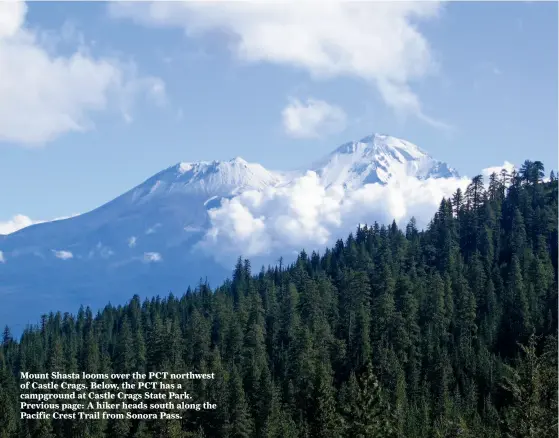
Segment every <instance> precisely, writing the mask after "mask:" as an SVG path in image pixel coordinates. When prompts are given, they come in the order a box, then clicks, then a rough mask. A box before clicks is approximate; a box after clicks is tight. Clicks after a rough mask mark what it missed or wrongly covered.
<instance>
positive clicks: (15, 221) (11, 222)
mask: <svg viewBox="0 0 559 438" xmlns="http://www.w3.org/2000/svg"><path fill="white" fill-rule="evenodd" d="M74 216H78V215H77V214H72V215H70V216H62V217H57V218H54V219H51V220H50V221H49V220H40V219H31V218H30V217H29V216H25V215H24V214H16V215H15V216H13V217H12V218H11V219H8V220H7V221H4V222H0V235H1V234H11V233H15V232H16V231H19V230H21V229H23V228H26V227H28V226H30V225H35V224H42V223H44V222H52V221H58V220H62V219H68V218H71V217H74Z"/></svg>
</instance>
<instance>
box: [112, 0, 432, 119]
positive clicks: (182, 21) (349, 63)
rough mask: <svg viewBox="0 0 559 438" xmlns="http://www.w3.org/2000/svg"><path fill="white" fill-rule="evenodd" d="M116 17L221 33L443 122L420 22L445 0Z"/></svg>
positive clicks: (246, 6)
mask: <svg viewBox="0 0 559 438" xmlns="http://www.w3.org/2000/svg"><path fill="white" fill-rule="evenodd" d="M109 7H110V11H111V13H112V15H113V16H114V17H128V18H132V19H133V20H135V21H136V22H138V23H141V24H146V25H153V26H173V27H182V28H184V30H185V32H186V33H187V34H188V35H189V36H198V35H202V34H205V33H209V32H212V31H221V32H223V34H225V35H228V36H229V37H231V38H230V40H231V48H232V50H233V51H234V53H235V54H236V56H237V57H238V58H239V59H240V60H242V61H246V62H269V63H275V64H284V65H290V66H293V67H296V68H299V69H303V70H306V71H307V72H309V73H310V74H311V75H312V77H314V78H316V79H319V78H320V79H328V78H332V77H336V76H348V77H355V78H359V79H363V80H365V81H367V82H368V83H371V84H373V85H375V86H376V87H377V88H378V90H379V92H380V94H381V96H382V98H383V99H384V100H385V102H386V103H387V104H388V105H389V106H391V107H392V108H394V109H396V110H397V111H399V112H405V113H411V114H413V115H416V116H418V117H420V118H422V119H423V120H425V121H428V122H429V123H431V124H434V125H437V124H439V123H440V122H437V121H435V120H434V119H432V118H430V117H428V116H426V115H425V114H424V113H423V110H422V108H421V104H420V101H419V98H418V97H417V95H416V94H415V93H414V92H413V91H412V90H411V88H410V83H411V82H413V81H414V80H418V79H421V78H423V77H424V76H426V75H428V74H431V73H433V72H436V70H437V64H436V62H435V60H434V59H433V56H432V53H431V48H430V46H429V43H428V41H427V40H426V38H425V37H424V35H422V34H421V32H420V31H419V30H418V28H417V22H418V21H422V20H423V21H425V20H429V19H433V18H435V17H437V16H438V13H439V11H440V8H441V4H440V2H347V1H340V2H321V3H317V2H297V3H296V2H291V3H272V2H215V3H213V2H212V3H210V2H192V1H186V2H141V3H140V2H138V3H127V2H118V3H111V4H110V6H109Z"/></svg>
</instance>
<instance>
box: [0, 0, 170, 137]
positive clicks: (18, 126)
mask: <svg viewBox="0 0 559 438" xmlns="http://www.w3.org/2000/svg"><path fill="white" fill-rule="evenodd" d="M26 14H27V6H26V4H25V3H24V2H20V1H8V2H0V78H1V83H0V141H5V142H13V143H16V144H22V145H25V146H40V145H44V144H45V143H46V142H48V141H50V140H53V139H55V138H57V137H58V136H60V135H62V134H64V133H68V132H80V131H85V130H88V129H90V128H92V126H93V122H92V120H91V115H92V113H94V112H96V111H101V110H105V109H108V108H109V107H110V106H114V107H115V108H118V109H119V110H120V111H121V112H122V113H123V116H124V117H128V118H131V115H130V113H131V112H132V107H133V105H134V103H135V101H136V99H137V98H138V96H140V95H145V96H147V98H149V99H151V100H153V101H154V102H155V103H157V104H162V103H163V102H164V100H165V84H164V83H163V81H162V80H161V79H159V78H155V77H141V76H140V75H139V74H138V73H137V71H136V68H135V66H134V65H133V64H123V63H122V62H120V61H118V60H116V59H103V58H96V57H93V56H92V55H91V54H90V50H89V48H88V47H87V46H85V45H83V44H79V47H78V48H77V49H76V51H75V52H74V53H73V54H71V55H69V56H58V55H55V54H53V53H52V50H51V49H52V47H49V46H50V44H49V43H48V41H45V38H44V35H45V34H44V33H41V32H39V31H35V30H32V29H29V28H27V27H26V26H25V17H26ZM61 32H65V31H64V29H62V30H61ZM47 40H49V38H47ZM50 40H52V38H50Z"/></svg>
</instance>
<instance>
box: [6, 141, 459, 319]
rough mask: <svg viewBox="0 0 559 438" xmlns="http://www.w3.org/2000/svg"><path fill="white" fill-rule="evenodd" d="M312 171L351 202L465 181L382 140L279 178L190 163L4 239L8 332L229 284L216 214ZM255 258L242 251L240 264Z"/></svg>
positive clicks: (239, 166)
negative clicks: (216, 243) (396, 184)
mask: <svg viewBox="0 0 559 438" xmlns="http://www.w3.org/2000/svg"><path fill="white" fill-rule="evenodd" d="M307 170H311V171H313V172H316V175H317V176H318V177H319V178H320V181H321V183H322V184H323V185H324V187H325V188H328V187H330V186H339V187H343V188H344V190H346V191H348V192H351V191H353V190H357V189H358V188H360V187H363V186H364V185H366V184H379V185H383V184H387V183H388V182H389V181H391V180H393V179H396V180H398V179H399V178H403V177H406V178H409V177H412V178H416V179H419V180H424V179H429V178H452V177H457V176H458V174H457V173H456V171H455V170H454V169H452V168H450V167H448V165H447V164H446V163H443V162H440V161H437V160H435V159H433V158H431V157H430V156H429V155H428V154H427V153H426V152H424V151H423V150H421V149H420V148H418V147H417V146H415V145H413V144H412V143H409V142H406V141H404V140H399V139H396V138H394V137H390V136H385V135H377V134H375V135H371V136H368V137H365V138H363V139H361V140H360V141H356V142H350V143H347V144H344V145H342V146H340V147H339V148H337V149H336V150H334V151H333V152H332V153H331V154H329V155H327V156H326V157H324V158H323V159H322V160H320V161H319V162H317V163H315V164H314V165H312V166H311V167H310V169H306V170H305V171H301V172H279V171H270V170H267V169H265V168H264V167H262V166H261V165H259V164H255V163H247V162H246V161H245V160H243V159H242V158H234V159H232V160H229V161H211V162H197V163H189V162H181V163H178V164H176V165H174V166H171V167H169V168H167V169H165V170H163V171H161V172H159V173H157V174H156V175H154V176H152V177H151V178H149V179H147V180H146V181H144V182H143V183H141V184H140V185H138V186H137V187H135V188H133V189H131V190H130V191H128V192H126V193H124V194H122V195H121V196H119V197H117V198H115V199H114V200H112V201H110V202H108V203H106V204H104V205H102V206H100V207H99V208H97V209H95V210H92V211H90V212H88V213H84V214H81V215H79V216H75V217H72V218H68V219H64V220H58V221H53V222H47V223H41V224H36V225H32V226H30V227H27V228H24V229H22V230H20V231H18V232H15V233H13V234H10V235H6V236H0V299H1V302H2V306H0V324H9V325H10V326H12V327H14V328H15V329H16V330H18V329H21V328H23V326H24V325H25V324H27V323H35V322H36V321H37V320H38V318H39V317H40V315H41V314H42V313H45V312H48V311H50V310H62V311H76V310H77V308H78V307H79V305H82V304H83V305H90V306H92V307H94V308H95V307H98V306H100V305H104V304H106V303H107V302H112V303H113V304H119V303H122V302H123V301H125V300H127V299H129V298H130V297H131V296H132V295H133V294H139V295H141V296H155V295H166V294H167V293H168V292H169V291H173V292H174V293H175V294H181V293H182V292H184V291H185V290H186V288H187V287H188V286H189V285H191V286H195V285H196V284H197V283H198V281H199V280H200V279H201V278H207V279H209V280H210V282H211V284H212V285H217V284H219V282H221V281H222V280H223V279H224V278H225V277H226V276H228V275H229V273H230V272H231V268H232V266H227V267H225V266H223V265H220V264H218V263H217V262H216V261H215V259H216V258H215V257H213V256H212V254H208V253H204V252H203V251H200V250H199V248H198V245H197V244H198V243H199V242H200V241H201V239H202V238H204V237H205V236H207V233H208V232H210V230H211V216H212V215H211V214H209V213H210V212H212V211H215V210H213V209H215V208H216V207H219V206H220V205H221V204H222V202H224V200H225V199H232V198H234V197H235V196H238V195H241V194H243V193H247V192H249V191H250V193H252V195H251V196H252V198H251V199H253V201H254V203H257V202H258V199H257V198H258V195H257V194H262V193H264V192H266V191H270V190H273V189H277V188H281V187H286V186H289V184H290V183H291V182H292V181H294V180H296V179H297V178H299V177H301V176H303V175H305V174H306V171H307ZM238 214H243V211H242V210H239V213H238ZM287 214H289V213H287ZM255 220H260V219H258V218H256V219H255ZM371 220H375V218H371ZM241 223H242V221H241ZM234 231H235V232H241V233H242V232H243V230H234ZM339 237H341V236H339ZM245 251H246V248H243V247H239V248H238V254H239V255H241V254H243V253H245ZM273 255H274V256H276V254H273ZM280 255H282V256H284V257H286V258H289V256H290V255H291V254H277V256H278V257H279V256H280ZM276 258H277V257H276Z"/></svg>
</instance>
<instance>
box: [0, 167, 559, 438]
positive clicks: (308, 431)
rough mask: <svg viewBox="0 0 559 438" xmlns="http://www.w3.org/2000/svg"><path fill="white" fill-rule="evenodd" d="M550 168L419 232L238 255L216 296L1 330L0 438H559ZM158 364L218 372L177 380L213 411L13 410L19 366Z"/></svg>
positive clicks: (457, 207) (364, 233)
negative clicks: (46, 416)
mask: <svg viewBox="0 0 559 438" xmlns="http://www.w3.org/2000/svg"><path fill="white" fill-rule="evenodd" d="M543 172H544V169H543V165H542V164H541V163H540V162H538V161H535V162H531V161H526V162H525V163H524V165H523V166H522V167H521V169H520V170H519V171H518V172H513V173H512V174H508V173H507V172H502V173H501V174H493V175H491V177H490V178H489V181H488V182H484V181H483V178H482V177H481V176H477V177H475V178H474V179H473V180H472V182H471V184H470V185H469V187H468V189H467V190H466V191H465V192H464V193H463V192H461V191H460V190H458V191H457V192H456V193H455V194H454V195H453V196H452V198H450V199H443V200H442V202H441V204H440V207H439V210H438V212H437V213H436V214H435V216H434V217H433V219H432V220H431V222H430V224H429V226H428V227H427V229H426V230H418V229H417V228H416V225H415V221H414V220H413V219H412V220H411V221H410V222H409V224H408V225H407V226H406V228H405V229H404V230H401V229H399V228H398V227H397V225H396V224H395V223H392V224H391V225H389V226H384V225H382V226H380V225H379V224H376V223H375V224H373V225H372V226H363V227H360V228H359V229H357V231H356V232H355V233H354V234H351V235H349V237H347V239H346V240H345V241H342V240H339V241H338V242H337V243H336V245H335V246H334V247H333V248H332V249H329V250H327V251H326V252H325V253H324V254H322V255H319V254H316V253H312V254H310V255H309V254H307V253H305V252H302V253H301V254H300V255H299V257H298V259H297V261H296V262H294V263H293V264H292V265H290V266H287V267H286V266H283V265H282V264H281V263H280V264H279V265H278V266H276V267H270V268H268V269H262V270H261V271H260V272H259V273H258V274H257V275H254V273H253V272H252V271H251V265H250V262H249V261H248V260H241V259H239V261H238V263H237V265H236V267H235V270H234V273H233V277H232V280H228V281H226V282H225V283H224V284H223V285H221V286H220V287H218V288H217V289H215V290H212V289H210V287H209V286H208V285H207V284H204V283H203V282H201V284H199V285H198V286H197V287H196V288H195V289H194V290H191V289H188V291H187V292H186V294H185V295H183V296H181V297H180V298H178V297H176V296H174V295H172V294H171V295H169V296H168V297H167V298H160V297H156V298H153V299H151V300H146V301H144V302H141V300H140V299H139V297H138V296H134V297H133V298H132V300H131V301H130V302H129V303H128V304H127V305H125V306H118V307H114V306H107V307H105V309H103V310H102V311H100V312H99V313H97V315H93V314H92V312H91V310H90V309H89V308H85V309H84V308H82V309H80V310H79V312H78V314H77V315H70V314H67V313H66V314H63V315H62V314H60V313H56V314H53V313H51V314H49V315H45V316H44V317H43V318H42V320H41V322H40V324H39V325H38V326H35V327H30V328H28V329H26V330H25V331H24V333H23V335H22V336H21V339H19V340H15V339H12V337H11V335H10V331H9V329H8V328H6V330H5V331H4V337H3V344H2V347H1V348H0V438H11V437H14V438H16V437H17V438H20V437H21V438H30V437H33V438H35V437H36V438H51V437H60V438H62V437H68V438H69V437H123V438H133V437H134V438H143V437H166V438H174V437H226V438H250V437H265V438H323V437H332V438H341V437H347V438H354V437H358V438H369V437H371V438H376V437H379V438H380V437H410V438H413V437H441V438H442V437H447V438H450V437H475V438H480V437H489V438H492V437H495V438H496V437H515V438H516V437H534V438H535V437H541V438H546V437H556V436H557V409H558V407H557V378H558V376H557V306H558V301H557V243H558V235H557V224H558V216H557V203H558V183H557V180H556V178H555V176H554V175H553V173H552V175H551V176H550V178H549V181H547V180H546V182H544V173H543ZM202 274H203V273H202ZM39 292H40V291H38V293H39ZM129 292H130V295H133V294H134V291H129ZM0 305H1V303H0ZM161 370H165V371H170V372H175V373H181V372H188V371H191V370H195V371H199V372H213V373H215V375H216V379H215V380H213V381H191V382H189V381H184V382H182V383H183V384H184V385H185V386H186V387H188V388H189V390H190V391H191V392H192V393H193V394H195V396H196V397H197V398H199V399H201V400H209V401H212V402H214V403H216V404H217V405H218V409H216V410H213V411H199V412H196V411H188V412H187V413H185V415H184V418H183V419H182V420H172V421H165V420H146V421H144V420H119V421H113V420H107V421H103V420H95V421H94V420H87V421H86V420H83V421H63V420H53V421H51V420H26V421H23V420H19V404H18V401H19V400H18V396H19V391H20V389H19V372H20V371H28V372H30V373H40V372H43V373H44V372H50V371H63V372H66V373H71V372H81V371H87V372H91V373H110V372H123V373H124V372H134V371H141V372H147V371H161Z"/></svg>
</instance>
